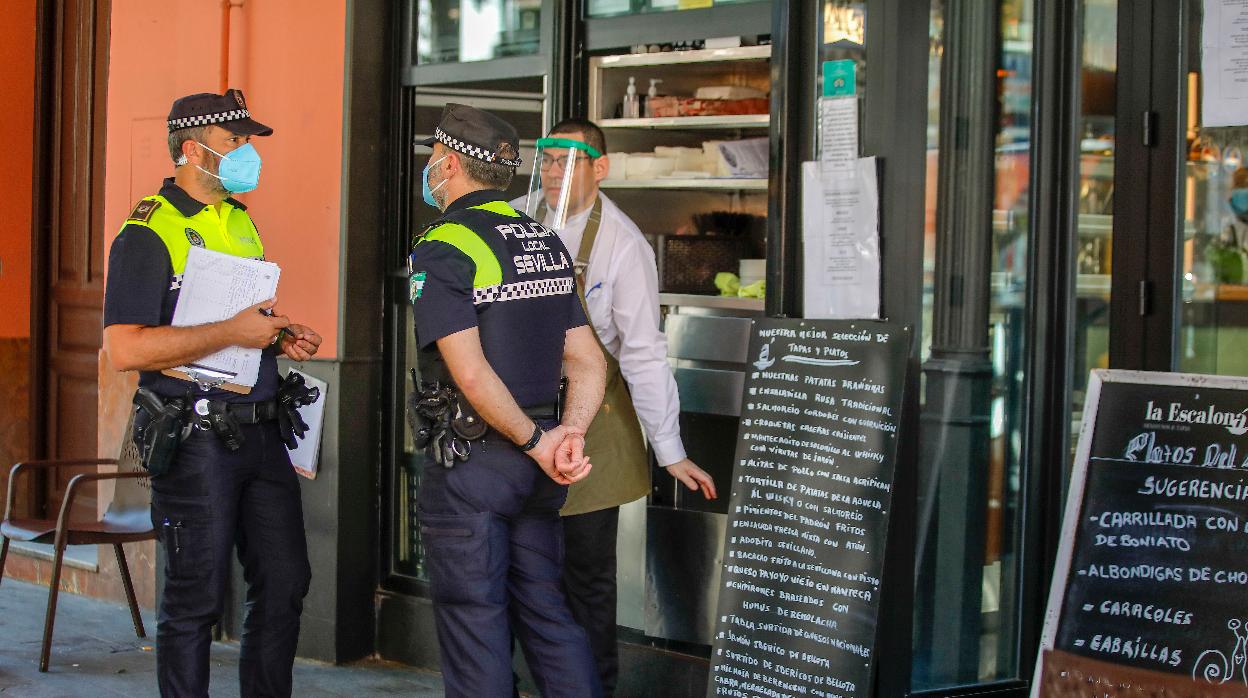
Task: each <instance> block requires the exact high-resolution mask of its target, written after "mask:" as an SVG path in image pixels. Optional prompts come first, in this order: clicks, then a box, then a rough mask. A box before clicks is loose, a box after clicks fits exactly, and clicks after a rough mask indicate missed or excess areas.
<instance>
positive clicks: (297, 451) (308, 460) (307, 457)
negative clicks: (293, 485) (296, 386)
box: [287, 368, 329, 480]
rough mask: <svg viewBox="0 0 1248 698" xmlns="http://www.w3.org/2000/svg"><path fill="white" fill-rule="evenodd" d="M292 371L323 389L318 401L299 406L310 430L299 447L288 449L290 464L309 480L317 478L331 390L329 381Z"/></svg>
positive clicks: (310, 384)
mask: <svg viewBox="0 0 1248 698" xmlns="http://www.w3.org/2000/svg"><path fill="white" fill-rule="evenodd" d="M290 372H291V373H298V374H299V375H301V376H303V382H304V383H306V384H307V386H308V387H309V388H317V389H318V390H320V391H321V396H320V397H319V398H317V400H316V402H314V403H312V404H310V405H304V406H303V407H300V408H299V416H300V417H303V421H304V422H305V423H306V424H307V425H308V432H307V433H306V434H304V435H303V438H302V439H300V440H299V446H298V447H296V448H294V449H287V450H288V451H289V452H290V464H291V465H292V466H294V468H295V472H296V473H299V474H300V475H302V476H304V477H306V478H308V479H309V480H315V479H316V466H317V461H318V460H319V459H320V454H321V428H322V427H323V426H324V425H325V394H326V392H327V391H328V390H329V383H326V382H325V381H323V380H321V379H319V378H314V377H312V376H309V375H308V374H306V373H304V372H303V371H296V370H295V369H293V368H292V369H290Z"/></svg>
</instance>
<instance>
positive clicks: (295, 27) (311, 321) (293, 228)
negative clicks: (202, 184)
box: [104, 0, 346, 358]
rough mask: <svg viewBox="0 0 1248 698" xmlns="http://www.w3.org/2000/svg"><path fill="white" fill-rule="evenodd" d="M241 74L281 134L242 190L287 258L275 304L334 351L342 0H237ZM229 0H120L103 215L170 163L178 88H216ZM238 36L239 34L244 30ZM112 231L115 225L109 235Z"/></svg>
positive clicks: (146, 189) (136, 194) (264, 144)
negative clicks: (251, 187) (168, 120)
mask: <svg viewBox="0 0 1248 698" xmlns="http://www.w3.org/2000/svg"><path fill="white" fill-rule="evenodd" d="M233 2H234V4H236V5H239V4H241V12H236V13H235V17H237V18H238V19H239V20H241V21H235V22H231V27H230V31H231V35H232V37H233V38H234V40H235V41H234V43H235V46H236V50H235V51H234V52H232V54H231V56H230V60H231V61H233V62H234V65H233V66H231V71H230V72H231V73H232V74H234V75H236V76H237V78H236V80H235V84H231V85H229V86H230V87H236V88H239V89H241V90H243V92H244V94H246V96H247V104H248V107H249V108H250V109H251V111H252V113H253V114H254V115H255V117H256V118H257V119H259V120H260V121H262V122H264V123H266V124H268V125H270V126H272V127H273V129H274V134H273V135H272V136H270V137H268V138H260V139H256V142H255V146H256V149H257V150H258V151H259V152H260V154H261V156H262V157H263V159H264V169H263V173H262V175H261V178H260V186H259V187H258V188H257V189H256V190H255V191H254V192H251V193H248V194H244V195H242V196H241V197H240V198H241V199H242V200H243V201H244V203H246V204H247V206H248V207H249V210H250V212H251V213H252V215H253V218H254V220H255V221H256V225H257V227H258V228H259V229H260V235H261V237H262V238H263V239H264V244H265V256H266V257H267V258H268V259H269V260H270V261H273V262H276V263H277V264H279V265H280V266H281V267H282V281H281V285H280V287H279V289H278V309H279V310H280V311H281V312H283V313H285V314H287V315H289V316H290V317H291V319H292V320H293V321H295V322H300V323H303V324H307V325H310V326H312V327H313V328H314V329H316V330H317V331H318V332H320V333H321V335H322V336H323V337H324V339H325V341H324V344H322V345H321V346H322V348H321V352H320V356H321V357H323V358H334V357H335V356H336V354H337V341H338V338H337V326H338V263H339V239H340V232H341V221H340V220H339V215H340V211H341V205H340V203H341V181H342V124H343V75H344V55H345V48H346V46H345V41H346V2H345V0H243V1H242V2H241V3H240V2H239V0H233ZM221 7H222V3H221V2H209V1H206V0H126V2H114V3H113V16H112V37H111V44H110V56H109V76H108V146H107V161H106V162H107V169H106V179H105V209H104V217H105V225H107V226H108V228H109V229H110V231H117V230H120V228H121V225H122V223H123V222H124V220H125V217H126V214H127V213H129V211H130V209H131V207H132V206H133V205H134V202H135V200H137V199H138V198H140V197H142V196H145V195H147V194H150V193H153V192H155V191H156V190H157V189H158V188H159V186H160V182H161V179H162V178H164V177H166V176H169V175H170V174H171V173H172V170H173V164H172V161H171V160H170V158H169V153H168V149H167V147H166V145H165V137H166V134H167V131H166V129H165V122H164V119H165V116H166V115H167V114H168V111H169V105H170V103H171V102H172V101H173V100H174V99H175V98H177V97H179V96H181V95H185V94H190V93H193V92H219V91H220V81H221V76H220V66H221V32H222V27H223V21H222V13H221ZM240 39H241V40H240ZM111 239H112V236H111V235H110V236H109V240H110V242H111Z"/></svg>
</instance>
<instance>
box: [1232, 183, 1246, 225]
mask: <svg viewBox="0 0 1248 698" xmlns="http://www.w3.org/2000/svg"><path fill="white" fill-rule="evenodd" d="M1231 210H1232V211H1234V212H1235V215H1237V216H1239V217H1241V218H1248V187H1245V188H1242V189H1232V190H1231Z"/></svg>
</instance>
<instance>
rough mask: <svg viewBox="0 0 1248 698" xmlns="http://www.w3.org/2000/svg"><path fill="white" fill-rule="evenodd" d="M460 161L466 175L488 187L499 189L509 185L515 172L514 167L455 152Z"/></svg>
mask: <svg viewBox="0 0 1248 698" xmlns="http://www.w3.org/2000/svg"><path fill="white" fill-rule="evenodd" d="M457 155H459V159H460V162H462V163H464V171H465V172H467V173H468V177H469V178H470V179H472V180H473V181H474V182H476V183H478V184H483V185H485V186H486V187H487V188H489V189H498V190H500V191H502V190H505V189H507V187H509V186H511V178H512V175H514V174H515V173H516V170H515V168H513V167H508V166H507V165H504V164H502V163H500V162H486V161H484V160H478V159H476V158H474V157H472V156H470V155H464V154H463V153H457Z"/></svg>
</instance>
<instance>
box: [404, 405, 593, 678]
mask: <svg viewBox="0 0 1248 698" xmlns="http://www.w3.org/2000/svg"><path fill="white" fill-rule="evenodd" d="M552 426H553V425H552ZM566 497H567V488H566V487H564V486H562V485H558V484H556V483H555V482H554V481H553V480H551V479H550V478H548V477H547V476H546V475H545V473H543V472H542V471H541V469H540V468H538V467H537V464H536V463H534V462H533V460H532V459H531V458H529V457H528V456H527V455H525V454H524V453H523V452H521V451H520V450H519V449H517V448H516V447H515V446H514V445H513V444H511V443H510V442H507V441H503V440H501V439H499V438H498V437H496V436H494V435H493V433H491V435H490V436H489V437H487V439H486V440H485V441H482V442H478V443H475V444H473V451H472V455H471V457H469V459H468V460H467V461H466V462H463V463H457V464H456V465H455V467H454V468H451V469H449V470H448V469H446V468H443V467H442V466H440V465H437V464H435V463H433V462H432V461H428V462H427V463H426V466H425V470H424V475H423V478H422V480H421V486H420V499H419V516H420V524H421V526H420V532H421V541H422V543H423V545H424V564H425V570H426V572H427V574H428V576H429V583H430V592H431V594H432V598H433V602H434V616H435V619H436V623H437V630H438V644H439V648H440V652H441V659H442V677H443V681H444V683H445V686H446V695H447V696H448V698H460V697H463V698H507V697H508V696H511V695H512V692H513V686H512V673H511V637H512V634H513V632H514V634H515V637H516V639H518V640H519V641H520V647H521V649H522V650H523V651H524V656H525V659H526V660H527V662H528V665H529V668H530V669H531V670H532V672H533V678H534V680H535V681H536V682H537V686H538V689H539V690H540V691H541V694H542V696H544V697H545V698H564V697H567V698H598V697H599V696H601V695H602V689H601V686H600V684H599V682H598V676H597V672H596V671H595V669H594V657H593V654H592V653H591V651H590V648H589V641H588V640H587V639H586V636H585V631H584V630H582V629H581V627H580V626H579V625H577V623H576V621H575V620H573V618H572V614H571V612H570V611H569V610H568V604H567V602H566V601H565V599H564V595H563V590H562V589H561V588H560V577H561V571H562V563H563V529H562V525H561V523H560V521H559V508H560V507H561V506H563V501H564V499H565V498H566Z"/></svg>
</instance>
